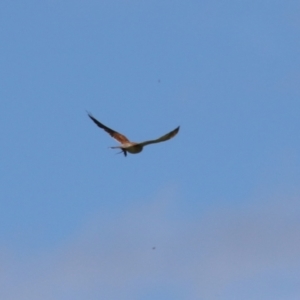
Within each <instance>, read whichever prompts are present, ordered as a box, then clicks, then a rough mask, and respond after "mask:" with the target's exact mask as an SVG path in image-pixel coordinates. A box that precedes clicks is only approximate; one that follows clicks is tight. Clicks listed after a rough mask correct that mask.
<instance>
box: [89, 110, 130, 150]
mask: <svg viewBox="0 0 300 300" xmlns="http://www.w3.org/2000/svg"><path fill="white" fill-rule="evenodd" d="M88 116H89V117H90V118H91V119H92V120H93V121H94V123H95V124H96V125H97V126H98V127H100V128H102V129H104V130H105V131H106V132H107V133H109V134H110V135H111V137H113V138H114V139H116V140H117V141H118V142H120V143H121V144H124V143H127V142H129V140H128V139H127V137H126V136H124V135H122V134H121V133H119V132H117V131H114V130H112V129H110V128H109V127H106V126H105V125H103V124H102V123H100V122H99V121H98V120H97V119H95V118H94V117H93V116H92V115H91V114H89V113H88Z"/></svg>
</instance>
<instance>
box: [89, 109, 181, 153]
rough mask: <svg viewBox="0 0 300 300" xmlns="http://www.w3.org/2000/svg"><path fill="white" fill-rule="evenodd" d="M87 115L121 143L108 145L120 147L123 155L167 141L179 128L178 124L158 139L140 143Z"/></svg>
mask: <svg viewBox="0 0 300 300" xmlns="http://www.w3.org/2000/svg"><path fill="white" fill-rule="evenodd" d="M88 116H89V117H90V118H91V120H92V121H93V122H94V123H95V124H96V125H97V126H98V127H100V128H102V129H104V130H105V131H106V132H107V133H108V134H109V135H110V136H111V137H113V138H114V139H116V140H117V141H118V142H119V143H120V144H121V145H120V146H114V147H110V148H112V149H121V150H122V152H123V153H124V155H125V156H126V155H127V152H129V153H132V154H136V153H140V152H141V151H142V150H143V147H144V146H147V145H150V144H155V143H160V142H164V141H167V140H169V139H171V138H173V137H174V136H175V135H176V134H177V133H178V131H179V128H180V126H178V127H177V128H175V129H174V130H172V131H170V132H169V133H167V134H165V135H163V136H161V137H160V138H158V139H155V140H149V141H145V142H141V143H135V142H130V141H129V140H128V139H127V137H126V136H124V135H122V134H121V133H119V132H117V131H114V130H113V129H111V128H109V127H107V126H105V125H104V124H102V123H101V122H99V121H98V120H97V119H95V118H94V117H93V116H92V115H91V114H89V113H88Z"/></svg>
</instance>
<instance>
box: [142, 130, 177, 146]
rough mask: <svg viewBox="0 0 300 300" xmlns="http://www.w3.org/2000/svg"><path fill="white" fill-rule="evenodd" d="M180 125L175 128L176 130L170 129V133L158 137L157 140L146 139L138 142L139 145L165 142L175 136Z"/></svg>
mask: <svg viewBox="0 0 300 300" xmlns="http://www.w3.org/2000/svg"><path fill="white" fill-rule="evenodd" d="M179 128H180V126H178V127H177V128H175V129H174V130H172V131H170V132H169V133H167V134H165V135H163V136H161V137H160V138H158V139H156V140H150V141H145V142H142V143H138V145H141V146H146V145H150V144H155V143H160V142H165V141H167V140H169V139H171V138H173V137H174V136H175V135H176V134H177V133H178V131H179Z"/></svg>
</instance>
